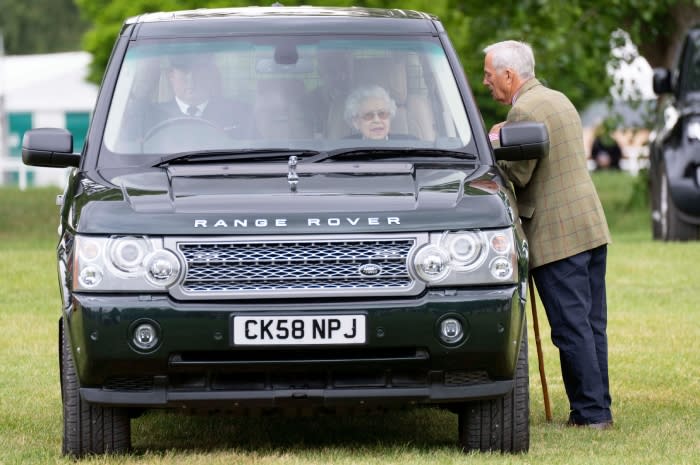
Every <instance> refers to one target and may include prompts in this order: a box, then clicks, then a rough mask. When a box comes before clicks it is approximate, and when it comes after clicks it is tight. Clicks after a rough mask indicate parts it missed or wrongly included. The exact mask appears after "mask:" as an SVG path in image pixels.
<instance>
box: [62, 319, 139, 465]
mask: <svg viewBox="0 0 700 465" xmlns="http://www.w3.org/2000/svg"><path fill="white" fill-rule="evenodd" d="M59 340H60V344H61V346H60V354H61V355H60V362H61V363H60V371H61V399H62V401H63V454H64V455H69V456H73V457H83V456H85V455H87V454H104V453H121V452H126V451H128V450H129V449H130V448H131V422H130V420H129V416H128V412H127V410H126V409H121V408H108V407H100V406H96V405H90V404H89V403H87V402H85V401H84V400H83V399H82V398H81V397H80V383H79V381H78V374H77V372H76V370H75V363H74V361H73V355H72V353H71V349H70V346H69V344H68V338H67V336H66V328H65V325H64V324H63V321H61V322H60V323H59Z"/></svg>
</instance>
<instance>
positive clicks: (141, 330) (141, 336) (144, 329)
mask: <svg viewBox="0 0 700 465" xmlns="http://www.w3.org/2000/svg"><path fill="white" fill-rule="evenodd" d="M133 342H134V345H135V346H136V347H137V348H139V349H141V350H149V349H152V348H154V347H155V346H156V345H157V344H158V330H157V329H156V327H155V326H153V325H152V324H151V323H142V324H140V325H138V326H137V327H136V329H135V330H134V339H133Z"/></svg>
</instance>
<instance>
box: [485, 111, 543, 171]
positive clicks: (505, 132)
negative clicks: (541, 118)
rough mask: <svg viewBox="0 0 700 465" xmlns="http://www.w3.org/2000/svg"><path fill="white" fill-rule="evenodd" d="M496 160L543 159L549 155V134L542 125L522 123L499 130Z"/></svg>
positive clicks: (529, 122) (511, 124)
mask: <svg viewBox="0 0 700 465" xmlns="http://www.w3.org/2000/svg"><path fill="white" fill-rule="evenodd" d="M500 140H501V145H500V147H496V148H494V153H495V155H496V160H507V161H519V160H533V159H537V158H544V157H546V156H547V154H548V153H549V134H548V133H547V127H546V126H545V125H544V124H543V123H535V122H531V121H522V122H519V123H509V124H506V125H505V126H503V127H502V128H501V131H500Z"/></svg>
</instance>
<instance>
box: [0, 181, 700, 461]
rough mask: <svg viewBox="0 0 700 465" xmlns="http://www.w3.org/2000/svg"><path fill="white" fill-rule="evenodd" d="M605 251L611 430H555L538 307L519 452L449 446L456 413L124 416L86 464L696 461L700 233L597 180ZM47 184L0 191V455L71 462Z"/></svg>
mask: <svg viewBox="0 0 700 465" xmlns="http://www.w3.org/2000/svg"><path fill="white" fill-rule="evenodd" d="M594 179H595V181H596V184H597V186H598V189H599V192H600V194H601V198H602V199H603V202H604V206H605V209H606V213H607V215H608V220H609V223H610V225H611V229H612V231H613V240H614V243H613V244H612V245H611V246H610V247H609V252H608V253H609V258H608V275H607V284H608V306H609V338H610V340H609V344H610V377H611V384H612V395H613V409H614V415H615V427H614V429H613V430H610V431H606V432H598V431H589V430H586V429H571V428H566V427H565V426H564V422H565V421H566V417H567V413H568V405H567V401H566V396H565V394H564V390H563V385H562V382H561V377H560V376H561V373H560V370H559V362H558V354H557V353H556V350H555V349H554V348H553V346H552V344H551V342H550V340H549V327H548V325H547V321H546V317H545V315H544V310H543V309H542V307H541V304H539V305H538V309H539V322H540V329H541V331H542V340H543V346H544V355H545V367H546V371H547V378H548V384H549V393H550V397H551V400H552V410H553V413H554V421H553V422H551V423H548V422H546V421H545V417H544V407H543V402H542V390H541V385H540V381H539V373H538V368H537V357H536V351H535V343H534V338H533V337H532V329H530V375H531V376H530V380H531V389H530V402H531V447H530V452H529V454H526V455H516V456H510V455H500V454H473V455H469V456H465V455H463V454H461V453H460V452H458V451H457V449H456V447H455V443H456V429H457V419H456V416H455V415H452V414H450V413H447V412H442V411H438V410H428V409H425V410H415V411H405V412H393V413H390V414H386V415H367V416H359V417H320V418H318V417H315V418H311V417H301V418H277V417H262V418H237V417H226V416H206V417H187V416H183V415H176V414H169V413H159V412H155V413H149V414H147V415H145V416H143V417H141V418H139V419H137V420H134V421H133V422H132V429H133V431H132V437H133V445H134V452H133V453H132V454H130V455H126V456H116V457H92V458H88V459H85V460H83V462H85V463H95V464H207V465H210V464H251V465H252V464H255V465H261V464H324V465H336V464H338V465H339V464H368V463H372V464H425V463H431V464H463V463H469V464H499V465H501V464H522V465H525V464H567V465H573V464H586V465H590V464H611V465H612V464H614V465H625V464H629V465H639V464H673V465H682V464H688V465H690V464H698V463H700V440H698V437H697V436H698V434H697V432H698V431H700V364H699V363H698V359H699V355H698V354H700V311H699V310H698V302H700V285H699V284H700V278H698V276H697V275H695V272H696V271H695V270H697V269H698V263H700V242H694V243H660V242H653V241H652V240H651V234H650V226H649V213H648V209H647V207H646V206H645V205H644V203H643V202H641V201H639V200H635V198H637V199H638V198H639V196H637V197H635V192H636V189H637V188H638V185H639V182H638V180H637V179H636V178H633V177H630V176H628V175H626V174H623V173H602V174H596V175H595V178H594ZM57 193H59V191H58V190H57V189H35V190H30V191H27V192H22V193H21V192H19V191H17V190H15V189H7V188H5V189H0V260H1V261H2V263H3V264H4V270H3V273H2V279H1V280H0V328H1V329H2V332H3V337H2V338H0V464H2V465H5V464H7V465H9V464H20V463H21V464H25V463H30V464H33V463H36V464H45V463H51V464H54V463H58V464H62V463H65V464H69V463H74V462H73V461H72V460H69V459H65V458H63V457H61V455H60V447H61V435H62V419H61V401H60V391H59V389H60V387H59V375H58V361H57V338H56V335H57V320H58V317H59V308H60V302H59V293H58V288H57V278H56V271H55V257H54V247H55V242H56V226H57V221H58V218H57V211H58V207H56V206H55V204H54V197H55V195H56V194H57Z"/></svg>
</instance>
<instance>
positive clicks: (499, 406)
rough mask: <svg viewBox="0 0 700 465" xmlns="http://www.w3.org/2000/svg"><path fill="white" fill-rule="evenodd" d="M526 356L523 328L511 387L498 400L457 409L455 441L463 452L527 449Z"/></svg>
mask: <svg viewBox="0 0 700 465" xmlns="http://www.w3.org/2000/svg"><path fill="white" fill-rule="evenodd" d="M527 357H528V348H527V331H523V341H522V344H521V346H520V355H519V356H518V362H517V366H516V369H515V382H514V385H513V390H512V391H511V392H510V393H508V394H506V395H505V396H504V397H501V398H498V399H490V400H480V401H476V402H468V403H467V404H465V405H464V406H463V408H462V409H461V411H459V413H458V416H459V422H458V423H459V426H458V428H459V443H460V445H461V446H462V450H463V451H464V452H469V451H484V452H486V451H500V452H527V450H528V449H529V448H530V386H529V374H528V358H527Z"/></svg>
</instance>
